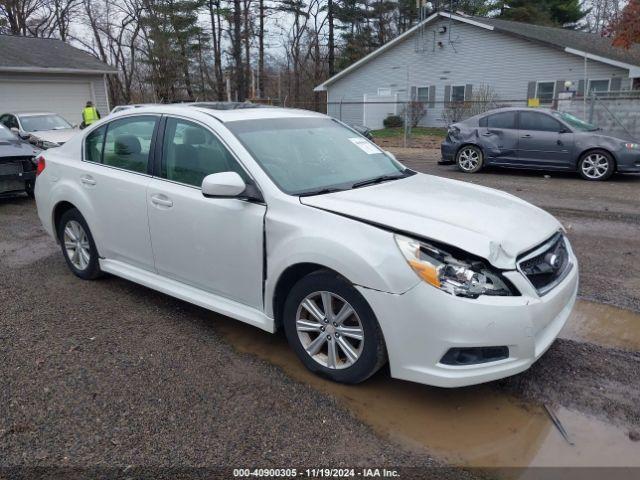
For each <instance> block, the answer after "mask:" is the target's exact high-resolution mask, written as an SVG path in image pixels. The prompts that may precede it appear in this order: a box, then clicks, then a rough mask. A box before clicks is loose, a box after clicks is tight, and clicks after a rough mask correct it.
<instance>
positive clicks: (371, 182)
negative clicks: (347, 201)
mask: <svg viewBox="0 0 640 480" xmlns="http://www.w3.org/2000/svg"><path fill="white" fill-rule="evenodd" d="M409 175H411V174H410V173H409V172H407V171H404V172H402V173H401V174H400V175H380V176H378V177H374V178H370V179H369V180H362V181H361V182H356V183H354V184H353V185H351V188H358V187H364V186H367V185H375V184H376V183H381V182H387V181H389V180H397V179H399V178H404V177H408V176H409Z"/></svg>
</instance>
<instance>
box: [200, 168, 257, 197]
mask: <svg viewBox="0 0 640 480" xmlns="http://www.w3.org/2000/svg"><path fill="white" fill-rule="evenodd" d="M246 188H247V184H246V183H244V180H242V177H240V175H238V174H237V173H236V172H220V173H212V174H211V175H207V176H206V177H204V179H203V180H202V194H203V195H204V196H205V197H218V198H235V197H237V196H238V195H240V194H241V193H242V192H244V191H245V189H246Z"/></svg>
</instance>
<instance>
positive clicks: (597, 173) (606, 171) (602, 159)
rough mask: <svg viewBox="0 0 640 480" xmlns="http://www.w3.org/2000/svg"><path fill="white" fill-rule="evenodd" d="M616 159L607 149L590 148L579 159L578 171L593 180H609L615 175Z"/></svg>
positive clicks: (586, 178)
mask: <svg viewBox="0 0 640 480" xmlns="http://www.w3.org/2000/svg"><path fill="white" fill-rule="evenodd" d="M614 170H615V160H614V159H613V156H612V155H611V154H610V153H609V152H607V151H606V150H589V151H588V152H585V153H583V154H582V156H581V157H580V160H578V173H579V174H580V176H581V177H582V178H584V179H585V180H590V181H592V182H598V181H600V182H601V181H604V180H607V179H609V178H610V177H611V175H613V171H614Z"/></svg>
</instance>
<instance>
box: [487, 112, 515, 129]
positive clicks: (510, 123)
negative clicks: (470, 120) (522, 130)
mask: <svg viewBox="0 0 640 480" xmlns="http://www.w3.org/2000/svg"><path fill="white" fill-rule="evenodd" d="M487 127H488V128H509V129H515V128H516V112H502V113H496V114H494V115H489V116H488V117H487Z"/></svg>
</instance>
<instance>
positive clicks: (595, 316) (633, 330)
mask: <svg viewBox="0 0 640 480" xmlns="http://www.w3.org/2000/svg"><path fill="white" fill-rule="evenodd" d="M560 336H561V337H562V338H570V339H572V340H578V341H580V342H591V343H596V344H598V345H602V346H604V347H611V348H620V349H624V350H640V313H635V312H632V311H630V310H624V309H622V308H617V307H612V306H610V305H603V304H601V303H595V302H589V301H586V300H579V301H577V302H576V305H575V307H574V309H573V312H571V317H569V319H568V320H567V323H566V325H565V326H564V328H563V329H562V331H561V332H560Z"/></svg>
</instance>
